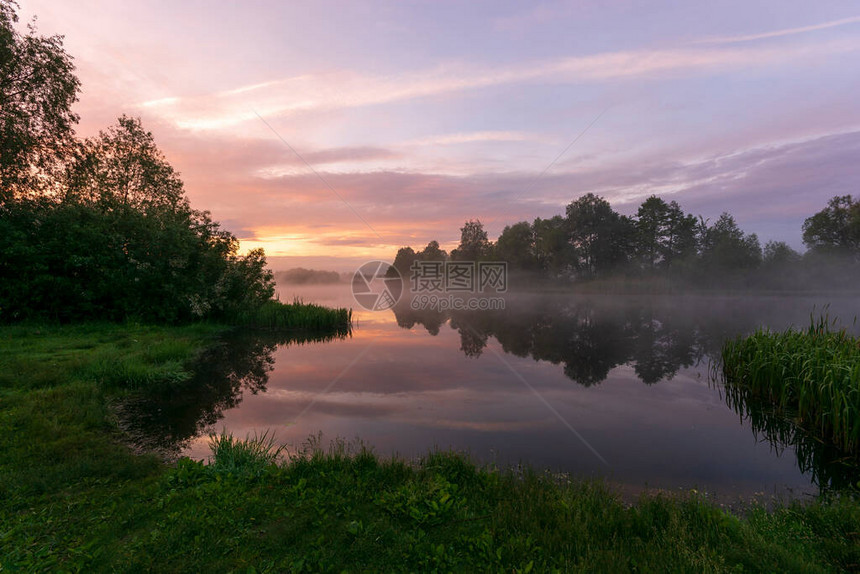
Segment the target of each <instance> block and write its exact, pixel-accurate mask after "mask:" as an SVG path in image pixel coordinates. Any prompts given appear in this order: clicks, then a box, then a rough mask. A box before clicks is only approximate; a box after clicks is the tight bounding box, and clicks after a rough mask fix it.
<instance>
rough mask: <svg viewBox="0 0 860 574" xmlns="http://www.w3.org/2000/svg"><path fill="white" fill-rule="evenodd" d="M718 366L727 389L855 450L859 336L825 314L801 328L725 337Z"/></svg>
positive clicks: (859, 424)
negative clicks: (774, 409) (833, 321)
mask: <svg viewBox="0 0 860 574" xmlns="http://www.w3.org/2000/svg"><path fill="white" fill-rule="evenodd" d="M722 368H723V374H724V375H725V379H726V384H727V385H728V386H729V387H732V388H734V389H737V390H738V391H740V392H743V393H744V394H745V395H747V396H748V397H750V398H751V399H753V400H762V401H766V402H768V403H771V404H773V405H774V406H776V407H777V409H779V410H780V411H781V412H783V413H784V414H786V415H788V416H792V417H795V418H796V420H797V422H798V424H800V425H801V426H803V427H804V428H806V429H808V430H809V431H811V432H813V433H814V434H815V435H816V436H818V437H820V438H822V439H824V440H826V441H828V442H831V443H833V444H835V445H836V446H838V447H839V448H841V449H842V450H844V451H846V452H850V453H854V454H855V455H856V454H860V340H858V339H857V338H855V337H852V336H851V335H849V334H848V333H847V332H846V331H845V330H837V329H834V328H833V327H832V324H831V323H830V321H829V320H828V319H827V317H822V318H820V319H818V320H817V321H814V322H812V324H811V325H810V326H809V328H808V329H806V330H805V331H798V330H794V329H789V330H787V331H785V332H782V333H774V332H771V331H768V330H758V331H756V332H755V333H754V334H752V335H750V336H748V337H738V338H737V339H735V340H732V341H727V342H726V343H725V345H724V346H723V349H722Z"/></svg>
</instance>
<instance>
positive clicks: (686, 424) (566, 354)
mask: <svg viewBox="0 0 860 574" xmlns="http://www.w3.org/2000/svg"><path fill="white" fill-rule="evenodd" d="M293 296H299V297H302V298H303V299H304V300H305V301H316V302H320V303H323V304H326V305H334V306H343V305H350V304H352V305H354V303H351V301H352V299H351V294H350V292H349V286H348V285H347V286H345V287H338V286H331V287H326V288H325V289H323V288H320V287H318V286H314V287H309V288H307V289H306V290H305V291H295V292H294V291H288V292H282V293H281V298H282V299H286V300H289V299H292V298H293ZM822 299H825V298H818V299H816V298H806V299H802V298H790V297H755V298H745V297H731V296H689V297H652V298H648V297H641V298H633V297H623V298H616V297H611V296H588V297H586V296H580V295H576V296H573V295H569V294H547V293H535V294H531V295H518V296H509V297H507V301H506V309H505V310H503V311H495V312H489V311H486V312H477V311H476V312H463V311H448V312H433V311H414V310H412V309H411V308H410V306H409V305H408V304H401V305H400V306H398V307H396V308H395V309H394V312H392V311H385V312H375V313H374V312H361V311H360V312H357V313H356V322H357V328H356V330H355V332H354V333H353V335H352V336H351V337H349V338H344V339H341V338H337V340H333V341H330V342H328V343H325V344H316V343H314V344H306V345H297V344H296V341H295V340H294V339H293V338H289V337H287V338H283V339H280V340H279V339H278V338H275V339H272V338H271V337H268V338H267V337H261V336H260V335H259V334H257V335H255V336H252V337H247V336H237V338H235V339H233V340H230V341H227V342H225V344H224V345H222V347H221V348H220V349H219V350H218V352H216V353H215V354H213V355H209V356H207V357H205V358H203V359H202V360H201V361H200V367H201V371H200V373H199V374H198V376H197V378H196V379H195V381H194V382H192V383H189V384H188V385H186V386H185V387H184V388H183V389H176V390H175V391H174V392H173V393H171V394H170V396H166V397H152V396H150V397H137V398H136V399H135V400H134V401H129V402H128V403H126V404H124V405H123V406H122V409H120V410H121V412H122V414H123V421H124V423H123V425H124V427H126V428H127V429H128V430H129V431H130V432H131V434H133V435H134V436H135V437H136V442H137V444H139V445H140V446H143V447H148V448H153V447H157V448H158V449H159V450H162V451H169V452H170V453H171V454H175V453H176V452H177V451H181V453H182V454H187V455H189V456H192V457H194V458H206V457H207V456H208V455H209V449H208V446H207V444H206V442H207V441H206V439H205V432H206V431H208V430H213V429H214V430H220V428H222V427H226V428H227V429H228V430H230V431H231V432H233V433H235V434H236V435H237V436H245V435H246V434H248V433H253V432H262V431H264V430H269V431H271V432H273V433H275V434H276V439H277V441H278V442H280V443H285V444H288V445H292V446H298V445H301V444H302V443H303V442H304V441H305V440H306V439H307V437H308V436H311V435H316V434H317V433H319V432H322V433H323V436H324V437H327V438H334V437H345V438H347V439H351V438H353V437H360V438H361V439H363V440H364V441H365V442H366V443H367V444H369V445H372V446H373V447H374V448H375V449H376V452H378V453H380V454H381V455H383V456H385V455H389V454H395V453H397V454H400V455H403V456H406V457H412V456H415V455H421V454H424V453H426V452H427V450H428V449H432V448H433V447H435V446H438V447H440V448H454V449H458V450H467V451H469V452H470V453H471V455H472V456H473V457H474V458H475V459H476V460H478V461H481V462H488V463H495V464H498V465H499V466H503V467H504V466H506V465H508V464H517V463H519V462H525V463H528V464H530V465H533V466H534V467H536V468H539V469H543V468H548V469H552V470H554V471H563V472H570V473H572V474H576V475H578V476H592V475H599V476H604V477H606V478H608V479H609V480H611V481H613V482H614V483H615V484H617V485H622V486H623V488H624V489H625V490H626V491H629V492H635V491H636V489H637V488H638V489H641V488H642V487H643V486H645V485H646V484H647V485H648V486H649V487H652V488H666V489H676V488H697V489H700V490H702V489H708V490H709V491H711V492H713V491H717V492H718V493H722V494H723V495H726V496H727V498H728V497H733V496H735V495H738V496H740V495H744V496H749V495H752V494H753V493H757V492H762V491H764V492H767V493H778V494H780V495H782V494H787V495H788V496H801V495H803V494H804V493H808V492H812V491H814V490H816V489H815V486H814V485H816V484H819V485H825V486H826V485H836V484H843V483H847V482H848V481H850V479H851V475H852V474H853V471H851V470H846V471H845V472H844V473H842V474H841V475H840V474H839V472H840V469H841V467H845V465H840V464H839V463H838V462H837V458H838V455H837V456H830V455H829V454H827V453H826V451H823V450H822V449H821V448H820V445H816V444H814V443H810V442H808V441H805V442H804V441H800V440H796V437H795V436H794V434H792V432H793V431H792V430H791V429H788V430H785V429H783V430H781V431H778V430H773V429H777V427H775V426H774V425H773V424H772V423H769V425H767V424H764V423H762V422H760V421H762V420H763V419H764V418H765V415H762V414H760V413H759V412H758V411H754V410H752V407H746V406H745V407H744V410H741V411H739V410H738V409H737V408H736V407H737V406H738V405H740V403H729V405H728V406H727V404H726V400H725V397H724V396H723V395H722V394H721V392H720V390H721V386H716V385H713V384H710V383H709V381H708V364H709V360H710V358H711V357H712V356H715V354H716V353H717V352H718V351H719V348H720V345H721V343H722V341H723V340H724V339H725V338H726V337H734V336H736V335H738V334H741V333H744V332H748V331H751V330H753V329H754V328H755V327H757V326H759V325H768V326H770V327H772V328H774V329H784V328H786V327H788V326H789V325H792V324H794V325H804V324H806V323H807V322H808V320H809V312H810V310H812V309H813V306H815V305H818V306H819V308H820V305H822V304H823V303H826V302H833V303H834V306H833V308H832V309H833V312H834V314H838V315H839V316H842V317H853V315H854V314H856V312H854V311H853V310H854V309H855V308H856V305H857V301H856V299H848V298H845V299H843V300H842V304H841V308H837V307H839V305H837V303H838V302H837V301H834V300H833V299H832V298H830V297H828V298H826V299H825V300H822ZM408 301H409V300H408V297H407V298H406V299H405V301H404V303H407V302H408ZM502 354H505V358H504V360H499V356H500V355H502ZM524 380H526V381H528V384H524V383H523V381H524ZM573 381H575V383H576V384H574V382H573ZM643 383H645V384H643ZM535 392H537V393H539V394H540V397H541V398H542V399H543V400H541V399H539V398H538V397H536V396H535ZM544 401H545V402H544ZM547 403H549V404H551V405H552V411H555V412H557V413H558V414H559V415H560V416H561V417H563V419H564V420H565V421H568V422H569V423H570V424H571V425H573V426H574V427H575V428H576V431H577V432H578V433H579V434H581V435H582V436H583V437H585V439H586V440H587V441H588V443H589V444H591V445H592V446H593V447H594V449H595V450H596V451H597V452H599V453H600V455H601V457H603V458H604V459H605V460H606V461H608V463H609V465H608V466H607V465H605V464H603V463H602V462H601V461H600V460H598V458H597V457H595V456H594V455H593V454H592V452H590V451H589V449H588V448H586V446H585V445H584V444H583V442H582V441H581V440H580V439H578V438H577V437H576V436H575V435H574V434H573V433H571V432H570V430H569V428H568V427H566V426H565V425H564V424H562V423H561V422H560V421H559V418H558V417H557V416H555V415H554V414H553V412H552V411H551V410H550V409H548V408H547ZM733 409H735V410H733ZM739 413H740V415H741V422H740V424H739V422H738V414H739ZM222 417H223V418H222ZM780 428H781V427H780ZM768 429H771V430H768ZM201 435H203V436H202V437H201ZM195 437H200V438H195ZM771 439H773V440H771ZM827 461H830V462H834V463H836V466H834V465H829V466H828V464H827Z"/></svg>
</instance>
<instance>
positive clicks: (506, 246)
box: [493, 221, 537, 271]
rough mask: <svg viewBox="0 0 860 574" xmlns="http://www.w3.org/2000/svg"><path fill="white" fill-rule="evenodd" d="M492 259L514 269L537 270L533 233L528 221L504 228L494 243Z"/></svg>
mask: <svg viewBox="0 0 860 574" xmlns="http://www.w3.org/2000/svg"><path fill="white" fill-rule="evenodd" d="M493 258H494V259H498V260H499V261H506V262H507V263H508V265H510V266H511V267H513V268H515V269H524V270H528V271H531V270H533V269H535V268H537V253H536V246H535V231H534V229H533V228H532V226H531V225H529V222H528V221H520V222H519V223H515V224H513V225H506V226H505V229H504V230H503V231H502V234H501V235H499V239H498V241H496V246H495V251H494V255H493Z"/></svg>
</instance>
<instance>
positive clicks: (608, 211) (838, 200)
mask: <svg viewBox="0 0 860 574" xmlns="http://www.w3.org/2000/svg"><path fill="white" fill-rule="evenodd" d="M460 232H461V235H460V244H459V246H458V247H457V248H456V249H454V250H452V251H451V253H450V254H448V253H446V252H445V251H444V250H443V249H441V248H440V246H439V242H438V241H435V240H434V241H431V242H430V243H428V244H427V246H426V247H425V248H424V249H422V250H421V251H417V252H416V251H415V250H413V249H412V248H411V247H403V248H401V249H400V250H398V252H397V255H396V257H395V260H394V267H395V268H396V269H397V270H398V271H399V272H400V274H401V275H402V276H403V277H409V274H410V273H411V271H410V268H411V267H412V264H413V263H414V262H415V261H416V260H420V261H444V260H447V259H450V260H454V261H487V260H497V261H506V262H507V263H508V266H509V269H511V270H512V272H513V273H520V274H523V275H524V274H528V275H530V276H531V277H534V278H538V279H542V280H563V281H566V282H569V281H584V280H593V279H599V278H610V279H615V278H625V279H631V278H633V279H636V278H641V279H664V280H665V279H668V280H671V281H673V282H679V283H682V284H687V285H690V286H698V287H741V288H742V287H756V288H768V289H783V288H786V289H805V288H840V289H842V288H857V285H858V279H860V200H854V199H853V198H852V197H851V196H850V195H848V196H840V197H834V198H833V199H831V200H830V201H829V202H828V204H827V206H826V207H825V208H824V209H822V210H821V211H819V212H818V213H816V214H814V215H812V216H811V217H809V218H808V219H806V221H805V222H804V223H803V241H804V244H805V245H806V246H807V248H808V249H807V251H806V252H805V253H804V254H800V253H798V252H797V251H795V250H794V249H792V248H791V247H790V246H789V245H788V244H787V243H785V242H783V241H769V242H768V243H766V244H765V245H764V247H762V246H761V243H760V242H759V239H758V236H757V235H756V234H755V233H749V234H748V233H745V232H744V231H743V230H741V229H740V227H738V225H737V223H736V222H735V219H734V217H733V216H732V215H731V214H729V213H727V212H726V213H723V214H722V215H720V217H719V218H718V219H717V220H716V221H714V222H711V221H710V220H707V219H704V218H702V217H701V216H698V217H697V216H694V215H691V214H689V213H685V212H684V211H683V210H682V209H681V206H680V205H678V203H677V202H675V201H671V202H668V203H667V202H666V201H664V200H663V199H661V198H659V197H657V196H651V197H649V198H648V199H646V200H645V201H644V202H643V203H642V205H641V206H640V207H639V209H638V211H637V212H636V215H634V216H632V217H628V216H625V215H620V214H619V213H617V212H616V211H614V210H613V209H612V206H611V205H610V204H609V202H608V201H606V200H605V199H603V198H601V197H599V196H596V195H594V194H592V193H589V194H586V195H583V196H582V197H580V198H579V199H577V200H575V201H573V202H571V203H570V204H569V205H568V206H567V209H566V211H565V214H564V215H556V216H555V217H552V218H550V219H541V218H537V219H535V220H534V221H533V222H532V223H529V222H528V221H520V222H518V223H514V224H513V225H508V226H506V227H505V228H504V230H503V231H502V233H501V235H500V236H499V238H498V240H497V241H495V242H492V241H490V240H489V239H488V237H487V232H486V231H485V230H484V227H483V225H482V224H481V222H480V221H479V220H470V221H467V222H466V223H465V224H464V225H463V227H462V228H461V229H460Z"/></svg>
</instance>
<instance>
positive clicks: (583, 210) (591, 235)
mask: <svg viewBox="0 0 860 574" xmlns="http://www.w3.org/2000/svg"><path fill="white" fill-rule="evenodd" d="M566 213H567V226H568V238H569V241H570V243H571V245H572V246H573V248H574V250H575V260H574V265H575V267H576V269H577V270H579V271H580V272H581V273H583V274H585V275H586V276H593V275H596V274H599V273H605V272H607V271H611V270H613V269H616V268H618V267H623V266H624V264H625V263H626V260H627V257H628V254H629V253H630V249H629V247H630V245H631V244H632V239H633V229H634V228H633V224H632V222H631V220H630V219H629V218H627V217H624V216H621V215H618V213H616V212H615V211H613V209H612V207H611V206H610V205H609V202H608V201H606V200H605V199H603V198H601V197H598V196H596V195H594V194H592V193H588V194H586V195H584V196H582V197H580V198H579V199H577V200H576V201H573V202H571V203H570V204H569V205H568V206H567V210H566Z"/></svg>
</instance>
